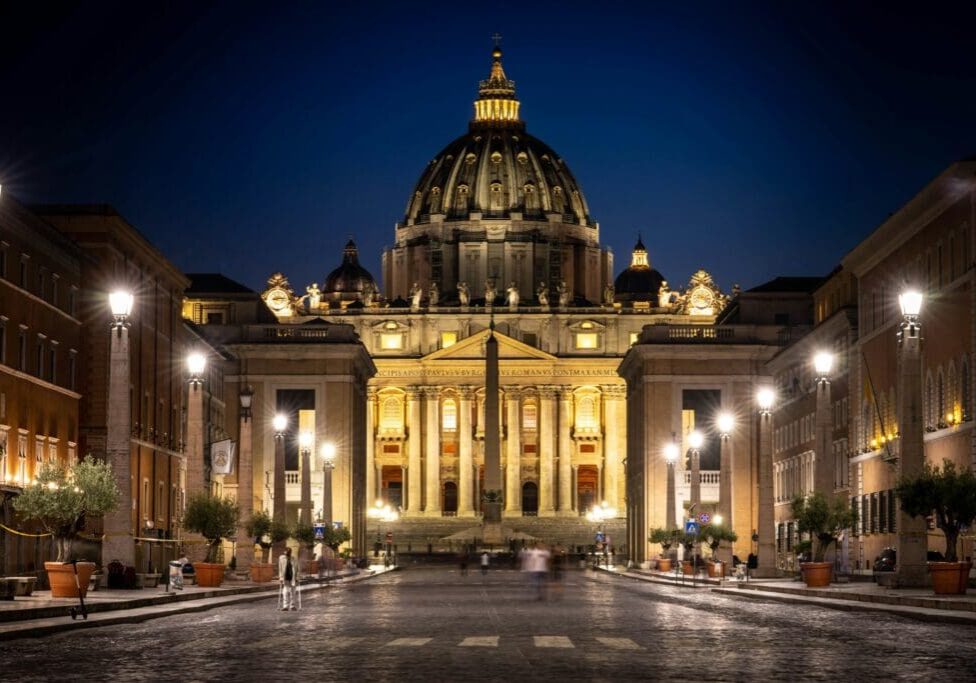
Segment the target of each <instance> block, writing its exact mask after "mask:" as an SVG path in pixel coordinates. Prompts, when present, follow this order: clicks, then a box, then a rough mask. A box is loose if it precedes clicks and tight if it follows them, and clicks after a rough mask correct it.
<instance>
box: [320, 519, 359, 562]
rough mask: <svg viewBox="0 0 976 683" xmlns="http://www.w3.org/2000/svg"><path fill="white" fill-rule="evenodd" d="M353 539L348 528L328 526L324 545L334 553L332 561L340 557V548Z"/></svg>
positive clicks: (323, 540) (323, 541)
mask: <svg viewBox="0 0 976 683" xmlns="http://www.w3.org/2000/svg"><path fill="white" fill-rule="evenodd" d="M351 538H352V534H350V533H349V529H348V528H347V527H344V526H343V527H338V528H336V527H334V526H332V525H327V526H326V527H325V538H323V539H322V545H324V546H325V547H327V548H329V549H330V550H331V551H332V559H333V560H334V559H335V558H336V557H338V556H339V546H341V545H342V544H343V543H345V542H346V541H348V540H350V539H351Z"/></svg>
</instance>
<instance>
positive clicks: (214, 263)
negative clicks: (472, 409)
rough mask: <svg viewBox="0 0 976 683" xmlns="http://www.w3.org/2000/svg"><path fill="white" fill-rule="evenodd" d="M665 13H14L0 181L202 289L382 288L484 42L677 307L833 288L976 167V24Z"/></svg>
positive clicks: (837, 15)
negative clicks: (844, 262)
mask: <svg viewBox="0 0 976 683" xmlns="http://www.w3.org/2000/svg"><path fill="white" fill-rule="evenodd" d="M14 4H17V5H20V7H11V5H14ZM631 4H632V5H638V4H639V5H642V6H643V5H646V6H645V7H644V8H643V9H630V5H631ZM677 4H679V3H662V4H661V5H659V6H655V5H652V4H651V3H626V4H624V3H620V4H617V3H610V2H603V3H593V2H586V3H579V4H578V5H577V4H573V3H571V2H559V3H524V2H520V3H511V4H509V3H504V2H488V3H477V2H473V3H472V2H469V3H465V2H451V3H443V4H440V3H433V2H423V3H420V2H415V3H407V2H399V3H389V4H387V3H377V2H360V3H356V4H354V3H350V2H329V3H322V2H320V3H292V2H286V3H261V4H256V5H246V4H245V3H219V2H194V3H185V4H184V3H177V2H159V1H157V2H151V1H146V2H119V3H112V2H107V1H106V2H97V3H96V2H92V3H86V4H85V5H84V6H83V7H81V8H78V7H68V6H63V5H54V4H53V3H46V2H45V3H40V2H35V3H28V2H20V3H4V4H3V5H2V6H0V87H2V90H0V92H2V95H0V183H2V185H3V191H4V192H5V193H7V192H9V193H11V194H12V195H13V196H15V197H17V198H18V199H20V200H21V201H24V202H83V203H102V202H104V203H110V204H113V205H114V206H115V207H116V208H117V209H118V210H119V211H120V212H121V213H122V214H123V215H124V216H125V217H126V218H127V219H128V220H129V221H130V222H131V223H132V224H133V225H135V226H136V227H137V228H138V229H139V230H140V231H141V232H142V233H143V234H144V235H146V236H147V237H148V238H149V239H150V240H151V241H152V242H154V243H155V244H156V245H157V246H158V247H159V248H160V249H161V250H162V251H163V252H164V253H165V254H166V255H167V256H169V257H170V258H171V259H172V260H173V261H174V262H175V263H176V265H177V266H178V267H180V268H182V269H183V270H184V271H187V272H194V271H220V272H223V273H225V274H227V275H228V276H230V277H232V278H234V279H237V280H239V281H241V282H243V283H245V284H247V285H249V286H251V287H253V288H255V289H259V290H260V289H262V288H263V286H264V281H265V279H266V278H267V277H268V275H269V274H271V273H272V272H274V271H277V270H280V271H283V272H284V273H285V274H286V275H287V276H288V277H289V279H290V280H291V282H292V285H293V286H294V287H295V288H296V289H300V290H304V286H305V285H306V284H308V283H309V282H311V281H313V280H316V281H318V282H321V281H322V280H323V279H324V278H325V275H326V274H327V273H328V272H329V271H330V270H331V269H332V268H334V267H335V266H336V265H337V264H338V263H339V261H340V259H341V249H342V245H343V243H344V242H345V240H346V239H348V237H349V236H353V237H354V238H355V239H356V241H357V243H358V244H359V246H360V254H361V257H362V260H363V262H364V265H365V266H366V267H367V268H369V269H370V270H371V271H372V272H373V274H374V275H375V276H376V277H377V279H379V258H380V251H381V249H382V247H383V246H384V245H388V244H390V243H391V242H392V241H393V226H394V223H395V222H396V221H397V220H399V219H400V218H401V217H402V215H403V211H404V209H405V206H406V201H407V198H408V195H409V194H410V192H411V191H412V189H413V184H414V183H415V182H416V180H417V178H418V176H419V174H420V172H421V171H422V170H423V168H424V166H425V164H426V163H427V162H428V161H429V160H430V159H431V158H433V157H434V156H435V155H436V154H437V153H438V152H439V151H440V149H441V148H442V147H444V146H445V145H447V143H449V142H450V141H451V140H453V139H454V138H455V137H456V136H458V135H460V134H462V133H463V132H464V131H465V130H466V128H467V122H468V120H469V118H470V117H471V115H472V105H471V103H472V101H473V100H474V98H475V96H476V93H477V82H478V80H479V79H482V78H486V77H487V74H488V70H489V67H490V63H491V59H490V51H491V47H492V42H491V39H490V37H491V35H492V33H494V32H496V31H497V32H499V33H501V34H502V35H503V42H502V47H503V49H504V53H505V56H504V65H505V69H506V72H507V74H508V76H509V78H512V79H514V80H515V82H516V86H517V89H518V96H519V99H520V100H521V102H522V114H523V118H524V119H525V120H526V122H527V127H528V130H529V132H531V133H532V134H534V135H536V136H537V137H539V138H541V139H542V140H543V141H545V142H546V143H548V144H549V145H550V146H552V147H553V148H554V149H555V150H556V151H557V152H558V153H559V154H560V155H561V156H562V157H563V159H564V160H565V161H566V162H567V164H568V165H569V167H570V169H571V170H572V171H573V172H574V174H575V175H576V177H577V179H578V180H579V182H580V184H581V186H582V188H583V192H584V194H585V195H586V198H587V200H588V202H589V205H590V210H591V213H592V214H593V216H594V217H595V218H596V220H598V221H599V222H600V226H601V236H602V242H603V243H604V244H605V245H608V246H610V247H611V248H612V249H613V251H614V253H615V255H616V261H617V270H618V271H619V270H620V269H621V268H623V267H624V266H626V265H627V263H628V262H629V256H630V249H631V247H632V246H633V243H634V241H635V237H636V235H637V233H638V231H639V232H640V233H642V235H643V239H644V242H645V244H646V245H647V247H648V249H649V251H650V258H651V261H652V264H653V265H654V266H655V267H657V268H658V269H659V270H661V271H662V273H663V274H664V275H665V277H667V278H668V279H669V280H670V281H671V283H672V285H673V286H676V285H680V284H682V283H686V282H687V280H688V278H689V277H690V275H691V273H692V272H693V271H694V270H696V269H697V268H699V267H703V268H705V269H707V270H709V271H710V272H712V274H713V275H714V276H715V277H716V279H717V281H718V283H719V285H720V286H721V287H722V288H723V289H725V290H726V291H727V290H728V289H729V288H730V287H731V285H732V284H733V283H734V282H735V283H740V284H741V285H742V286H743V287H750V286H754V285H756V284H759V283H761V282H763V281H765V280H767V279H770V278H772V277H774V276H776V275H781V274H790V275H818V274H826V273H827V272H829V271H830V270H831V269H832V268H833V267H834V266H835V265H836V264H837V263H838V261H839V260H840V258H841V257H842V256H843V255H844V253H845V252H846V251H848V250H849V249H850V248H851V247H852V246H854V245H855V244H856V243H857V242H859V241H860V240H861V239H863V238H864V237H865V236H866V235H867V234H868V233H869V232H870V231H871V230H873V229H874V228H875V227H876V226H877V225H878V224H879V223H880V222H881V221H882V220H884V219H885V217H886V216H887V215H888V214H890V213H891V212H893V211H895V210H897V209H898V208H899V207H900V206H901V205H902V204H904V202H906V201H907V200H908V199H910V198H911V197H912V196H913V195H914V194H915V193H916V192H917V191H918V190H919V189H920V188H921V186H922V185H923V184H925V183H926V182H928V181H929V180H930V179H931V178H932V177H934V176H935V175H936V174H938V173H939V172H940V171H941V170H942V169H943V168H944V167H945V166H947V165H948V164H950V163H951V162H952V161H954V160H957V159H960V158H963V157H965V156H968V155H971V154H974V153H976V42H974V40H973V37H972V36H973V30H974V26H976V21H974V19H976V16H974V12H973V11H972V10H965V11H966V12H968V13H969V15H968V16H967V15H964V13H963V12H964V10H962V9H952V7H951V6H949V5H940V6H937V3H926V4H925V5H924V6H925V7H927V8H929V10H928V13H926V14H913V13H912V11H909V10H907V9H906V10H904V11H894V10H890V9H888V10H886V11H885V12H884V13H881V12H879V11H877V10H874V9H872V8H871V7H870V6H869V5H868V4H860V3H854V4H851V3H836V5H835V6H833V7H830V6H827V5H828V4H827V3H809V4H806V3H794V2H786V3H783V2H775V3H769V4H768V5H765V6H760V5H756V6H752V7H745V6H744V5H743V4H742V3H728V2H722V3H716V4H710V3H693V4H690V5H689V6H688V7H685V8H676V7H675V6H674V5H677ZM875 4H878V3H875ZM971 4H972V3H970V5H971ZM38 5H44V9H43V10H42V9H39V8H38V7H37V6H38ZM740 5H741V6H740ZM960 7H962V5H960ZM913 11H915V10H913Z"/></svg>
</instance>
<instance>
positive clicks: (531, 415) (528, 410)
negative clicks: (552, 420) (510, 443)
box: [522, 403, 539, 431]
mask: <svg viewBox="0 0 976 683" xmlns="http://www.w3.org/2000/svg"><path fill="white" fill-rule="evenodd" d="M538 410H539V409H538V408H537V407H536V405H535V403H526V404H525V405H523V406H522V429H524V430H526V431H535V430H536V429H538V428H539V420H538V416H539V412H538Z"/></svg>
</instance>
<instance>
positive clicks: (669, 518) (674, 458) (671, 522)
mask: <svg viewBox="0 0 976 683" xmlns="http://www.w3.org/2000/svg"><path fill="white" fill-rule="evenodd" d="M678 450H679V449H678V444H676V443H675V442H674V441H670V442H668V443H667V444H665V446H664V461H665V462H666V463H667V465H668V486H667V498H666V499H667V506H668V509H667V510H666V511H665V515H664V520H665V522H664V525H665V528H666V529H667V530H668V531H670V530H671V529H674V528H676V527H677V526H678V520H677V513H676V511H675V507H676V506H677V501H676V500H675V498H676V495H675V490H674V464H675V463H676V462H678Z"/></svg>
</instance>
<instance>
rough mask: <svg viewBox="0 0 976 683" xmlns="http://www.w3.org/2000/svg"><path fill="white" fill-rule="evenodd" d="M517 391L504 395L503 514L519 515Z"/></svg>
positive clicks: (520, 458) (520, 444) (520, 431)
mask: <svg viewBox="0 0 976 683" xmlns="http://www.w3.org/2000/svg"><path fill="white" fill-rule="evenodd" d="M520 395H521V394H520V392H519V390H518V389H509V390H507V391H506V393H505V404H506V405H507V406H508V416H507V419H506V422H507V423H508V434H507V437H508V438H507V441H506V446H507V447H506V449H505V453H506V456H505V460H506V464H505V512H507V513H511V514H515V515H517V514H520V513H521V512H522V495H521V494H522V481H521V472H522V429H521V425H520V422H519V397H520Z"/></svg>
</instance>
